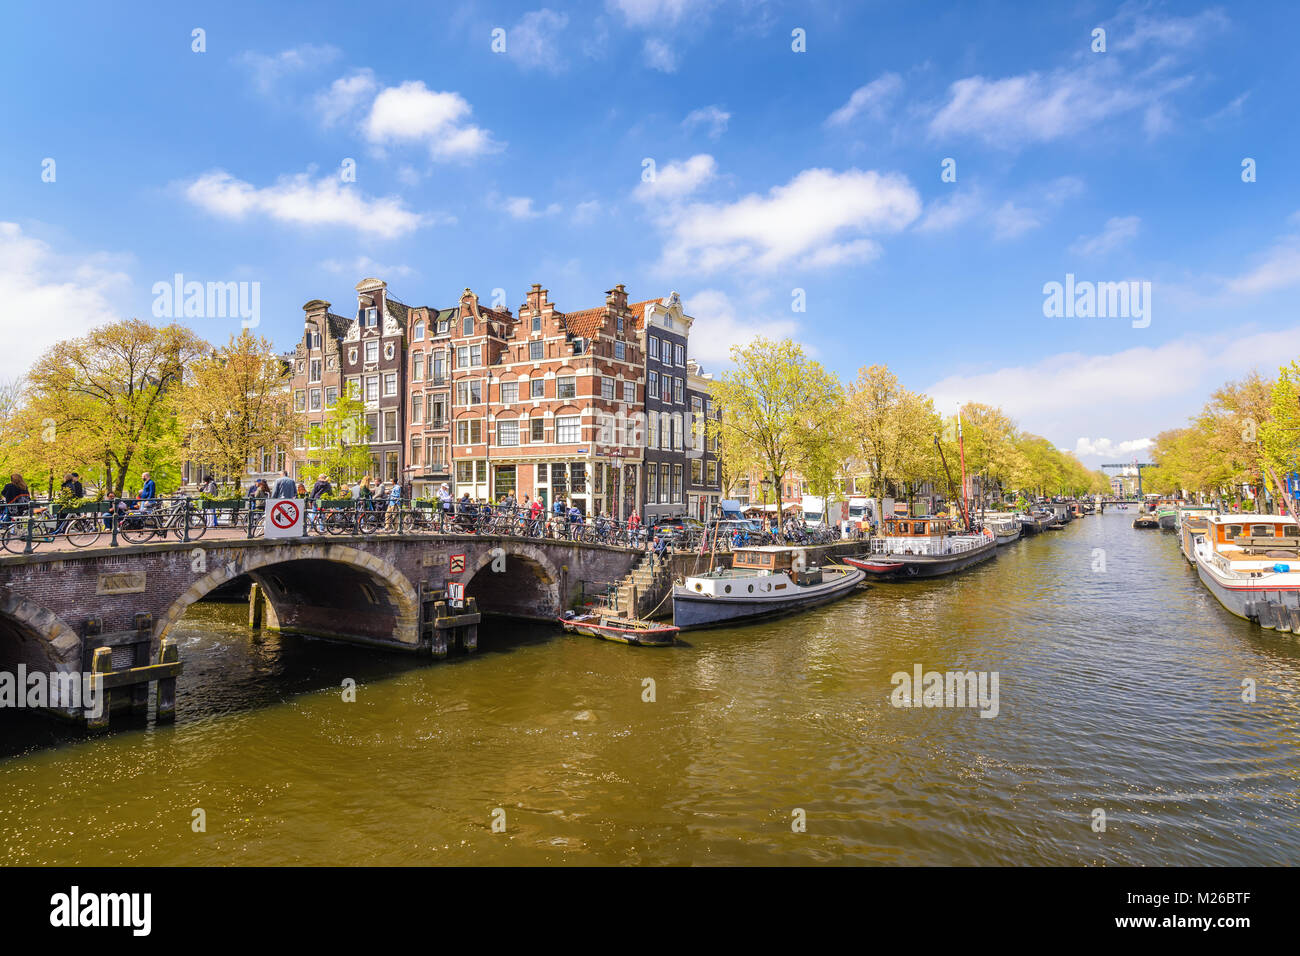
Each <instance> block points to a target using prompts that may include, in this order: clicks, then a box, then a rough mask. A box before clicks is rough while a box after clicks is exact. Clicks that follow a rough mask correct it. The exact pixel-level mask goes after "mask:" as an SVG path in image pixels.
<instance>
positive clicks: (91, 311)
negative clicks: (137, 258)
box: [0, 222, 131, 380]
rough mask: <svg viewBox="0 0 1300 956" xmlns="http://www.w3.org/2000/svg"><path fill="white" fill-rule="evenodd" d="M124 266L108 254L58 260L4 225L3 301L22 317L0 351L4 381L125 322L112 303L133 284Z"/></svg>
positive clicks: (0, 231) (0, 236)
mask: <svg viewBox="0 0 1300 956" xmlns="http://www.w3.org/2000/svg"><path fill="white" fill-rule="evenodd" d="M121 265H122V263H121V257H118V256H112V255H108V254H106V253H98V254H95V255H90V256H84V257H80V258H78V257H73V256H66V255H59V254H57V253H56V252H54V250H53V249H51V248H50V246H49V245H48V244H47V243H45V242H43V241H41V240H40V239H37V238H35V237H33V236H30V235H25V234H24V233H23V230H22V227H21V226H19V225H18V224H17V223H13V222H0V301H3V302H4V304H5V310H6V313H7V314H8V315H11V316H22V317H23V321H22V323H21V334H19V331H20V330H19V327H18V325H17V323H15V324H12V325H11V326H10V328H9V332H10V334H9V335H7V336H6V337H5V339H6V341H5V347H4V349H3V350H0V380H7V379H14V378H18V377H20V376H23V375H26V374H27V372H28V371H29V370H30V369H31V367H32V365H33V364H35V362H36V360H37V359H38V358H39V357H40V356H41V355H42V354H43V353H44V352H45V351H46V350H47V349H49V348H50V347H51V346H52V345H54V344H55V343H56V342H59V341H60V340H62V339H67V338H73V337H75V336H78V335H84V334H85V333H86V332H88V331H90V329H92V328H94V327H95V326H97V325H102V324H103V323H105V322H111V321H114V320H116V319H120V318H122V313H121V311H120V310H118V309H116V308H114V305H113V303H115V302H122V301H125V300H126V299H127V298H128V297H129V295H130V286H131V281H130V278H129V276H127V274H126V273H125V272H124V271H122V268H121Z"/></svg>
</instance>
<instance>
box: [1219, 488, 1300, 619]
mask: <svg viewBox="0 0 1300 956" xmlns="http://www.w3.org/2000/svg"><path fill="white" fill-rule="evenodd" d="M1193 553H1194V555H1195V558H1196V572H1197V574H1198V575H1199V576H1200V578H1201V582H1202V583H1203V584H1204V585H1205V586H1206V587H1207V588H1209V590H1210V593H1211V594H1213V595H1214V596H1215V597H1216V598H1217V599H1218V601H1219V603H1220V604H1222V605H1223V606H1224V607H1225V608H1227V609H1228V610H1229V611H1231V612H1232V613H1233V614H1235V615H1237V616H1238V617H1244V618H1246V619H1247V620H1250V621H1256V622H1258V624H1259V625H1260V627H1266V628H1272V629H1274V630H1278V631H1290V632H1300V525H1297V524H1296V522H1295V520H1294V519H1293V518H1285V517H1281V516H1280V515H1252V514H1245V515H1211V516H1209V517H1208V518H1207V519H1206V530H1205V533H1204V534H1201V535H1197V536H1196V542H1195V545H1194V551H1193Z"/></svg>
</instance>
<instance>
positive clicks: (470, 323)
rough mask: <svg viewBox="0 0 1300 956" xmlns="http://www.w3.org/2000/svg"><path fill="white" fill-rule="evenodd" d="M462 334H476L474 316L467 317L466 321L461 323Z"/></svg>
mask: <svg viewBox="0 0 1300 956" xmlns="http://www.w3.org/2000/svg"><path fill="white" fill-rule="evenodd" d="M460 334H461V335H473V334H474V316H472V315H467V316H465V318H464V320H463V321H462V322H461V328H460Z"/></svg>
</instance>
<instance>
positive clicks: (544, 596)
mask: <svg viewBox="0 0 1300 956" xmlns="http://www.w3.org/2000/svg"><path fill="white" fill-rule="evenodd" d="M466 570H468V571H469V572H470V573H469V576H468V577H467V578H466V579H465V582H466V584H465V593H466V595H467V596H470V597H473V598H475V599H477V601H478V608H479V611H481V612H483V613H486V614H503V615H508V616H511V617H532V618H541V619H550V618H554V617H555V616H556V615H558V614H559V612H560V607H561V604H562V595H561V593H560V588H561V574H560V569H559V568H557V567H556V566H555V562H554V561H553V560H552V559H551V556H550V555H549V554H547V552H546V551H545V550H544V549H543V548H539V547H537V546H536V545H533V544H529V543H526V542H524V541H515V540H512V539H501V540H499V541H497V542H494V543H493V544H492V545H491V546H490V547H488V548H487V549H486V550H484V551H483V552H482V553H481V554H479V556H478V558H477V559H476V560H475V562H474V564H473V567H471V568H467V569H466Z"/></svg>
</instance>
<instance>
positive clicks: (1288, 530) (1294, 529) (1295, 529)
mask: <svg viewBox="0 0 1300 956" xmlns="http://www.w3.org/2000/svg"><path fill="white" fill-rule="evenodd" d="M1282 537H1284V538H1300V525H1295V524H1289V525H1285V526H1284V527H1283V528H1282Z"/></svg>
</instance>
